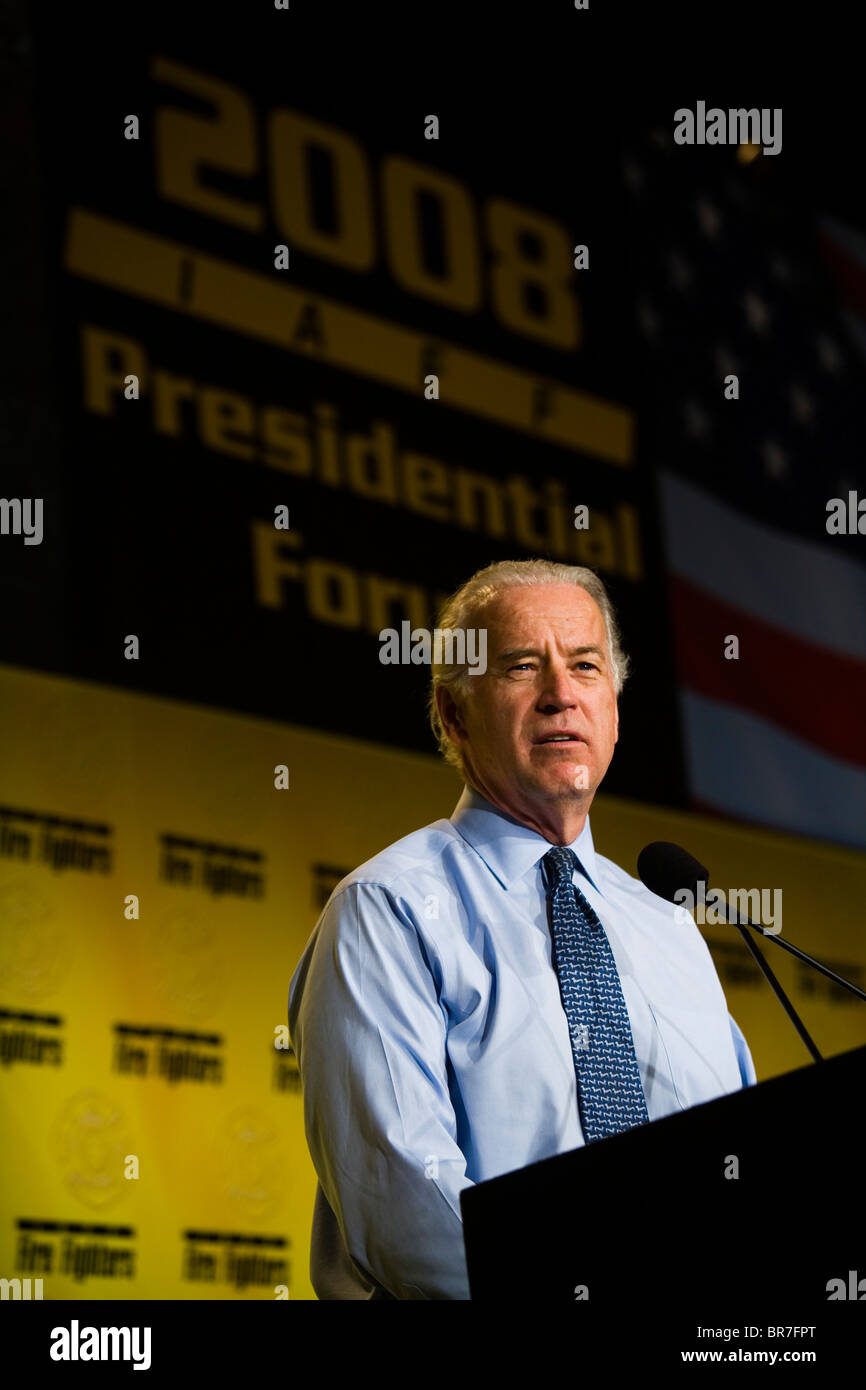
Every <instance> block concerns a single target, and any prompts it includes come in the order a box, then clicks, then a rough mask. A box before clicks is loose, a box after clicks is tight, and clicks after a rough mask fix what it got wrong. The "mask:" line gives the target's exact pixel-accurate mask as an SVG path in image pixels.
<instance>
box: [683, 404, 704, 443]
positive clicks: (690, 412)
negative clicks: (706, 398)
mask: <svg viewBox="0 0 866 1390" xmlns="http://www.w3.org/2000/svg"><path fill="white" fill-rule="evenodd" d="M683 414H684V415H685V417H686V433H687V434H690V435H692V436H693V437H694V438H695V439H700V438H701V436H702V435H705V434H706V433H707V431H708V430H709V427H710V422H709V418H708V416H707V414H706V412H705V411H703V410H701V407H700V406H699V405H698V404H697V402H696V401H686V403H685V405H684V406H683Z"/></svg>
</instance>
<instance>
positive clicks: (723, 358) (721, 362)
mask: <svg viewBox="0 0 866 1390" xmlns="http://www.w3.org/2000/svg"><path fill="white" fill-rule="evenodd" d="M716 363H717V365H718V368H719V371H720V372H721V374H722V376H736V375H737V371H738V368H737V359H736V358H735V357H733V356H732V355H731V353H729V352H728V349H727V348H726V347H722V346H721V345H720V346H719V347H717V348H716Z"/></svg>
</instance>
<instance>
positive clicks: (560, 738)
mask: <svg viewBox="0 0 866 1390" xmlns="http://www.w3.org/2000/svg"><path fill="white" fill-rule="evenodd" d="M585 741H586V740H585V739H582V738H581V737H580V734H545V735H544V737H543V738H537V739H536V740H535V742H536V744H541V743H584V742H585Z"/></svg>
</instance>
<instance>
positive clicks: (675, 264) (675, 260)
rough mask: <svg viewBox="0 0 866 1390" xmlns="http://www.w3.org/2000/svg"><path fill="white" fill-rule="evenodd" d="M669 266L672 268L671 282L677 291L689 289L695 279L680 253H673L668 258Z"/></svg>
mask: <svg viewBox="0 0 866 1390" xmlns="http://www.w3.org/2000/svg"><path fill="white" fill-rule="evenodd" d="M668 266H669V267H670V273H671V280H672V281H673V283H674V284H675V285H676V287H677V289H678V290H685V289H688V287H689V285H690V284H691V282H692V279H693V274H692V268H691V266H690V265H689V263H688V261H686V260H683V257H682V256H681V255H680V253H679V251H671V253H670V255H669V256H668Z"/></svg>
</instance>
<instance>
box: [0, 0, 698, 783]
mask: <svg viewBox="0 0 866 1390" xmlns="http://www.w3.org/2000/svg"><path fill="white" fill-rule="evenodd" d="M281 19H284V17H282V16H279V15H277V14H276V13H275V15H274V19H273V26H272V42H271V43H270V44H269V45H268V44H264V43H263V44H261V45H259V47H258V50H257V53H256V57H255V60H252V59H251V57H250V47H251V46H250V45H249V44H245V45H244V46H243V50H242V52H240V53H236V52H235V46H234V44H233V43H232V40H231V35H230V33H226V32H222V33H220V32H219V31H218V30H217V31H214V29H213V28H212V27H211V26H208V27H207V30H206V32H205V31H204V30H202V31H201V32H198V33H197V34H196V35H195V37H194V38H184V37H183V36H182V33H181V30H180V28H179V25H178V22H177V20H176V17H175V16H174V15H172V17H171V19H170V20H168V19H167V20H166V22H165V23H164V24H163V25H162V26H161V27H160V25H159V23H157V24H156V25H155V26H154V27H151V29H150V30H149V32H148V34H147V37H146V38H145V37H144V36H143V35H139V36H138V37H137V38H132V37H131V36H129V35H127V36H126V38H125V39H124V38H122V37H121V38H119V39H118V40H117V42H116V43H113V45H112V49H111V56H110V60H109V58H108V56H107V55H106V52H105V51H104V50H102V49H98V48H95V47H94V48H90V47H88V46H87V45H86V44H85V43H84V42H83V40H82V36H81V35H80V34H77V35H75V34H72V32H71V31H70V36H69V46H68V47H64V44H63V42H62V38H63V34H62V30H61V31H58V27H57V25H56V24H55V22H54V20H53V19H52V23H51V25H50V26H48V25H45V26H42V29H41V34H40V35H39V41H38V47H37V78H38V90H37V95H38V101H39V111H40V126H39V142H40V157H41V161H42V165H43V168H44V169H45V171H46V175H47V177H46V180H45V189H46V194H45V196H46V199H47V203H46V208H45V213H46V227H47V232H46V245H47V248H48V257H49V266H50V271H49V289H48V296H49V306H50V307H49V312H50V313H53V314H54V329H55V343H56V375H57V381H58V387H59V391H60V397H59V399H60V400H61V401H62V406H61V417H62V418H61V437H62V444H61V450H62V472H63V477H64V489H63V498H62V526H61V528H60V531H61V533H62V544H63V546H64V547H65V555H64V575H65V582H64V591H63V604H64V608H63V623H62V629H63V641H62V645H61V647H60V649H55V650H54V651H53V652H52V651H51V650H48V651H46V649H45V645H44V643H41V642H40V641H39V633H38V632H32V633H30V632H29V630H28V629H26V628H24V629H22V631H21V632H20V633H19V634H18V638H17V641H18V647H19V649H18V650H17V651H16V652H15V653H14V655H13V659H14V660H16V661H18V662H20V663H22V664H30V665H34V666H40V667H43V668H48V669H52V668H55V669H61V670H63V671H64V672H66V673H69V674H73V675H77V676H83V677H86V678H88V679H95V680H98V681H103V682H107V683H110V684H113V685H120V686H127V687H131V688H134V689H137V690H142V691H150V692H153V693H160V694H168V695H171V696H175V697H178V698H181V699H184V700H189V701H193V702H195V703H207V704H211V705H214V706H218V707H223V708H228V709H232V710H236V711H244V712H249V713H254V714H260V715H265V716H269V717H273V718H278V719H282V720H287V721H290V722H293V723H298V724H301V725H306V726H310V727H316V728H321V729H327V730H329V731H336V732H340V733H345V734H350V735H353V736H357V737H362V738H365V739H370V740H374V741H376V742H385V743H394V744H397V745H400V746H403V747H408V748H417V749H421V750H432V748H433V741H432V736H431V735H430V732H429V730H428V728H427V725H426V718H425V710H424V704H425V696H426V691H427V682H428V676H429V668H427V667H425V666H418V665H412V664H404V665H399V666H395V665H390V664H389V665H385V664H383V663H382V662H381V661H380V659H379V658H380V651H381V649H382V634H383V633H384V632H385V631H386V630H388V629H394V630H396V631H398V632H402V631H404V629H403V626H402V625H403V624H404V623H407V622H408V623H409V624H410V625H411V626H410V628H409V631H410V632H411V631H414V630H416V629H418V628H426V629H430V628H432V627H433V626H434V625H435V607H436V604H437V603H438V602H439V600H440V599H441V598H442V597H443V596H444V595H445V594H448V593H450V592H451V591H453V590H454V588H456V587H457V586H458V585H459V584H460V583H461V582H462V581H463V580H465V579H466V578H468V577H469V576H470V575H471V574H472V573H473V572H474V571H475V570H477V569H478V568H480V567H481V566H483V565H486V564H488V563H490V562H491V561H494V560H500V559H506V558H518V559H519V558H526V557H531V556H541V557H546V558H549V559H553V560H558V561H563V562H566V563H570V564H583V565H589V566H592V567H593V568H594V569H596V570H597V572H598V573H599V574H600V575H601V576H602V578H603V579H604V580H605V582H606V583H607V584H608V585H609V587H610V591H611V594H612V596H613V598H614V601H615V603H616V605H617V608H618V611H619V613H620V616H621V621H622V626H623V629H624V640H625V645H626V649H627V650H628V651H629V653H630V655H631V656H632V658H633V672H634V674H633V678H632V680H631V681H630V683H629V685H628V686H627V687H626V693H625V696H624V699H623V723H624V736H623V738H622V739H621V743H620V749H619V751H618V754H617V758H616V759H615V761H614V765H613V767H612V769H611V773H610V775H609V778H608V780H607V783H606V788H607V789H608V790H610V791H613V792H619V793H621V794H627V795H630V796H635V797H640V798H646V799H651V800H653V801H655V802H659V801H669V802H677V801H678V800H679V799H680V798H681V769H680V762H679V748H678V737H677V730H676V714H675V702H674V687H673V674H672V661H671V656H670V644H669V634H668V627H667V617H666V600H665V591H664V588H663V585H662V582H661V575H660V557H659V527H658V524H657V519H656V508H655V501H654V497H653V493H652V473H651V470H650V468H649V467H648V465H647V461H646V460H644V459H642V458H641V452H640V437H639V430H638V409H637V399H638V393H637V372H636V369H635V366H634V362H633V359H632V355H631V354H632V350H633V349H632V346H631V345H632V344H633V340H634V337H635V334H634V329H633V316H634V307H633V302H632V300H633V294H632V288H631V286H630V282H629V254H628V246H627V239H626V237H627V223H628V205H627V200H626V194H625V192H624V188H623V180H622V168H621V160H620V155H619V140H620V137H619V134H618V131H617V129H616V127H615V126H614V125H610V126H604V125H600V124H599V121H598V118H597V115H596V116H595V117H593V115H592V112H591V109H590V107H591V103H590V100H589V98H586V99H581V97H580V94H579V93H575V92H574V91H571V90H569V91H566V90H564V89H563V90H560V91H559V92H558V93H557V94H552V93H548V94H547V99H546V101H544V102H543V103H535V102H532V101H522V102H521V103H520V105H519V107H518V106H516V105H508V104H507V103H504V102H503V103H501V104H499V103H498V101H497V98H495V97H494V95H493V93H492V91H491V93H490V96H489V100H488V99H482V96H481V94H480V92H478V91H471V90H467V89H466V88H462V87H460V86H459V84H458V85H457V87H456V89H455V90H452V89H451V88H450V87H449V84H447V83H445V84H444V85H443V83H442V81H441V80H440V79H438V78H436V79H435V80H434V79H433V77H432V76H430V77H429V78H427V79H422V78H419V82H418V85H417V89H415V90H413V89H411V88H409V89H406V90H401V89H400V86H399V84H398V86H397V88H396V90H395V89H394V88H388V89H387V90H385V89H384V88H383V87H382V85H381V83H379V82H377V81H376V80H374V78H373V75H372V71H371V72H368V73H367V74H366V75H365V76H364V77H363V79H362V78H361V77H359V76H358V75H357V73H356V76H355V80H354V84H352V83H344V82H343V81H340V82H335V83H333V84H327V85H326V84H324V83H323V82H322V76H321V73H320V72H316V73H310V72H308V71H306V70H305V66H304V65H303V64H302V63H300V62H298V61H297V59H296V58H295V57H294V55H293V49H292V45H291V43H290V42H289V41H288V39H287V38H286V37H285V36H283V37H281V33H280V21H281ZM284 22H288V23H290V22H291V21H290V20H288V21H285V20H284ZM284 33H285V31H284ZM382 63H384V58H383V59H382ZM375 65H376V64H375V62H374V64H373V66H374V67H375ZM421 71H422V73H423V72H424V64H423V61H422V63H421ZM500 80H502V79H500ZM383 81H384V77H383ZM552 132H553V134H552ZM31 639H32V640H31ZM133 639H137V642H135V641H134V640H133ZM626 730H627V737H626V736H625V731H626ZM647 746H651V747H652V748H653V750H654V767H655V768H656V770H657V771H656V772H655V773H654V775H653V778H652V784H651V785H648V784H647V776H646V767H647V759H646V748H647Z"/></svg>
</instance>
